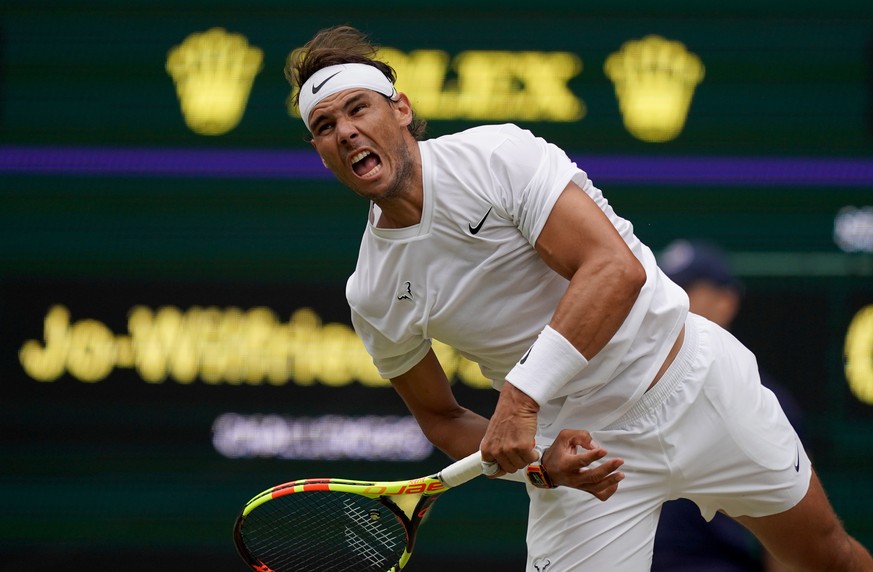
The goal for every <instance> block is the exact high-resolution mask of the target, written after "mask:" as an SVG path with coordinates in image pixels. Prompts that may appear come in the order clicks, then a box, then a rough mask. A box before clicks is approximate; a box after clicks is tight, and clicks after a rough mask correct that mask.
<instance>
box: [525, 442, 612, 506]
mask: <svg viewBox="0 0 873 572" xmlns="http://www.w3.org/2000/svg"><path fill="white" fill-rule="evenodd" d="M579 447H581V448H582V449H583V451H582V452H580V450H579ZM606 455H607V452H606V449H604V448H602V447H600V446H598V445H597V444H596V443H595V442H594V440H593V439H592V438H591V434H590V433H589V432H588V431H584V430H581V429H564V430H562V431H561V432H560V433H559V434H558V438H557V439H555V442H554V443H552V445H551V446H550V447H549V448H548V449H546V451H545V453H544V454H543V458H542V460H541V464H542V466H543V468H544V469H545V470H546V472H547V473H548V474H549V478H551V480H552V482H553V483H555V484H556V485H561V486H567V487H573V488H575V489H579V490H580V491H586V492H588V493H591V494H592V495H594V496H595V497H596V498H598V499H600V500H602V501H605V500H606V499H608V498H609V497H611V496H612V495H613V494H614V493H615V491H617V490H618V483H619V482H621V480H622V479H624V473H620V472H618V468H619V467H621V466H622V465H623V464H624V460H622V459H609V460H608V461H604V462H602V463H597V462H598V461H600V460H601V459H603V458H604V457H606ZM592 463H597V465H596V466H595V467H591V466H590V465H591V464H592Z"/></svg>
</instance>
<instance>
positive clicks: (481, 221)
mask: <svg viewBox="0 0 873 572" xmlns="http://www.w3.org/2000/svg"><path fill="white" fill-rule="evenodd" d="M493 208H494V207H488V210H487V211H486V212H485V215H484V216H483V217H482V218H480V219H479V222H477V223H476V224H475V225H474V224H473V223H472V222H471V223H469V224H468V225H467V227H468V228H469V229H470V234H472V235H474V236H475V235H477V234H479V231H480V230H482V225H483V224H485V219H487V218H488V215H490V214H491V210H492V209H493Z"/></svg>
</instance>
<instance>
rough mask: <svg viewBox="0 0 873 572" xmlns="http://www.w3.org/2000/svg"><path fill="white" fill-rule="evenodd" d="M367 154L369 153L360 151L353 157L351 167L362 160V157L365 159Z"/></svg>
mask: <svg viewBox="0 0 873 572" xmlns="http://www.w3.org/2000/svg"><path fill="white" fill-rule="evenodd" d="M369 154H370V152H369V151H361V152H360V153H358V154H357V155H355V156H353V157H352V165H354V164H355V163H357V162H358V161H360V160H361V159H363V158H364V157H366V156H367V155H369Z"/></svg>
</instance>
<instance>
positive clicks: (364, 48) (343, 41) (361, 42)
mask: <svg viewBox="0 0 873 572" xmlns="http://www.w3.org/2000/svg"><path fill="white" fill-rule="evenodd" d="M378 50H379V46H377V45H375V44H373V43H372V42H371V41H370V39H369V38H368V37H367V36H366V35H365V34H364V33H362V32H361V31H360V30H358V29H356V28H353V27H351V26H334V27H332V28H325V29H323V30H320V31H319V32H318V33H317V34H316V35H315V36H313V38H312V39H311V40H309V42H307V43H306V45H305V46H303V47H302V48H298V49H296V50H294V51H293V52H291V55H290V57H289V58H288V62H287V63H286V64H285V78H286V79H287V80H288V82H289V83H290V84H291V85H292V86H293V87H296V88H297V89H296V90H294V95H293V101H292V103H293V104H294V106H295V107H297V108H298V109H299V103H300V101H299V99H300V88H301V87H302V86H303V84H304V83H306V80H307V79H309V78H310V77H311V76H312V75H313V74H314V73H315V72H317V71H318V70H320V69H321V68H325V67H328V66H332V65H337V64H353V63H354V64H366V65H370V66H373V67H375V68H376V69H378V70H379V71H381V72H382V73H383V74H385V77H387V78H388V81H390V82H391V83H392V84H393V83H394V82H395V81H396V80H397V73H396V72H395V71H394V68H392V67H391V66H389V65H388V64H386V63H385V62H382V61H379V60H377V59H376V53H377V52H378ZM426 128H427V122H426V121H425V120H423V119H419V118H418V117H415V116H414V115H413V118H412V123H410V124H409V132H410V133H412V136H413V137H415V138H416V139H421V138H422V137H423V136H424V132H425V129H426Z"/></svg>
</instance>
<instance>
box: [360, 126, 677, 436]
mask: <svg viewBox="0 0 873 572" xmlns="http://www.w3.org/2000/svg"><path fill="white" fill-rule="evenodd" d="M419 146H420V149H421V157H422V176H423V185H424V205H423V210H422V215H421V221H420V223H419V224H417V225H415V226H412V227H407V228H401V229H383V228H377V227H376V226H375V223H376V221H377V220H378V214H379V213H378V208H377V207H376V206H375V205H372V208H371V211H370V219H369V222H368V225H367V228H366V230H365V232H364V236H363V239H362V242H361V248H360V252H359V256H358V263H357V267H356V269H355V272H354V273H353V274H352V276H351V277H350V278H349V280H348V283H347V285H346V296H347V298H348V301H349V305H350V307H351V310H352V323H353V324H354V327H355V330H356V331H357V333H358V335H360V337H361V339H362V340H363V342H364V345H365V346H366V348H367V350H368V351H369V353H370V355H372V356H373V361H374V363H375V365H376V367H377V368H378V369H379V372H380V373H381V374H382V375H383V376H384V377H385V378H392V377H395V376H397V375H400V374H402V373H405V372H406V371H408V370H409V369H410V368H412V367H413V366H414V365H415V364H417V363H418V362H419V361H420V360H421V359H422V358H423V357H424V356H425V354H426V353H427V351H428V350H429V348H430V346H431V339H437V340H440V341H442V342H445V343H446V344H449V345H451V346H452V347H454V348H455V349H457V350H458V351H459V352H460V353H461V354H462V355H464V356H465V357H467V358H469V359H471V360H473V361H475V362H476V363H478V364H479V366H480V368H481V370H482V373H483V374H484V375H485V376H486V377H488V378H489V379H491V380H492V384H493V385H494V387H495V388H497V389H499V388H500V387H501V386H502V384H503V382H504V376H505V375H506V373H507V372H509V370H510V369H512V367H513V366H514V365H515V363H516V362H517V361H518V359H519V358H520V357H521V356H522V355H523V354H524V352H525V351H526V350H527V349H528V348H529V347H530V345H531V344H532V343H533V342H534V340H536V337H537V335H538V334H539V332H540V331H541V330H542V329H543V328H544V327H545V326H546V324H548V323H549V321H550V320H551V318H552V314H553V313H554V311H555V308H556V307H557V304H558V301H559V300H560V298H561V296H562V295H563V294H564V292H565V291H566V288H567V285H568V282H567V280H565V279H564V278H563V277H561V276H560V275H558V274H557V273H555V272H554V271H553V270H551V269H550V268H549V267H548V266H547V265H546V264H545V263H544V262H543V260H542V259H541V258H540V257H539V255H538V254H537V252H536V251H535V250H534V247H533V245H534V244H535V242H536V240H537V237H538V236H539V233H540V231H541V230H542V228H543V225H544V224H545V222H546V219H547V218H548V216H549V213H550V212H551V209H552V207H553V206H554V204H555V201H556V200H557V199H558V196H559V195H560V194H561V192H562V191H563V190H564V188H565V187H566V186H567V184H568V183H569V182H570V181H571V180H572V181H574V182H575V183H576V184H577V185H579V187H581V188H582V189H583V190H584V191H585V192H586V193H587V194H588V195H589V196H590V197H591V198H592V199H594V200H595V201H596V203H597V204H598V205H599V206H600V208H601V209H603V211H604V212H605V213H606V215H607V216H608V217H609V219H610V220H611V221H612V223H613V224H614V225H615V227H616V229H618V231H619V233H620V234H621V236H622V237H624V240H625V241H626V242H627V244H628V246H629V247H630V249H631V250H632V251H633V253H634V254H635V255H636V256H637V258H638V259H639V260H640V261H641V262H642V264H643V266H644V267H645V270H646V273H647V280H646V283H645V285H644V287H643V289H642V291H641V292H640V294H639V297H638V299H637V300H636V303H635V304H634V306H633V309H632V310H631V312H630V314H629V316H628V317H627V319H626V320H625V322H624V324H623V325H622V326H621V328H620V329H619V331H618V332H617V333H616V334H615V336H614V337H613V339H612V340H611V341H610V342H609V344H608V345H607V346H606V347H605V348H604V349H603V350H601V351H600V352H599V353H598V354H597V355H596V356H594V357H593V358H591V357H590V356H586V357H589V358H590V361H589V365H588V367H586V368H585V369H584V370H583V371H582V372H581V374H580V375H579V377H578V378H576V379H574V380H571V381H570V382H569V383H567V384H566V385H565V386H564V387H562V388H560V389H558V390H557V392H555V393H554V394H553V395H552V396H551V397H550V399H549V400H548V401H547V402H543V403H541V404H540V405H541V409H540V415H539V418H540V433H541V435H543V436H545V437H551V438H554V436H555V435H557V433H558V431H559V430H560V429H562V428H564V427H574V428H584V429H589V430H595V429H598V428H601V427H603V426H606V425H608V424H609V423H610V422H611V421H613V420H615V419H617V418H618V417H620V416H621V415H622V414H623V413H624V412H625V411H626V410H627V409H628V408H629V407H630V406H631V405H632V404H633V403H634V402H635V401H636V399H637V398H638V397H639V396H640V395H642V393H643V392H644V391H645V389H646V387H647V386H648V385H649V383H650V382H651V381H652V379H653V378H654V376H655V374H656V373H657V370H658V368H659V367H660V365H661V364H662V363H663V361H664V359H665V358H666V356H667V353H668V352H669V350H670V348H671V346H672V344H673V341H674V340H675V338H676V336H677V335H678V333H679V331H680V330H681V328H682V325H683V324H684V322H685V316H686V314H687V311H688V297H687V295H686V294H685V292H684V291H683V290H682V289H681V288H679V287H678V286H677V285H675V284H674V283H673V282H671V281H670V280H669V279H667V278H666V276H664V275H663V274H662V273H661V271H660V270H659V269H658V267H657V265H656V262H655V257H654V255H653V254H652V252H651V251H650V250H649V248H648V247H646V246H645V245H644V244H642V243H641V242H640V241H639V240H638V239H637V237H636V236H635V235H634V234H633V227H632V225H631V224H630V223H629V222H628V221H627V220H625V219H623V218H621V217H619V216H618V215H616V214H615V212H614V211H613V209H612V207H611V206H610V205H609V204H608V202H607V201H606V199H605V198H604V197H603V195H602V193H601V192H600V190H598V189H597V188H596V187H595V186H594V185H593V184H592V183H591V181H590V179H589V178H588V176H587V175H586V174H585V172H584V171H582V170H580V169H579V168H578V167H576V165H575V164H574V163H573V162H571V161H570V159H569V158H568V157H567V155H566V154H565V153H564V152H563V151H562V150H561V149H559V148H558V147H556V146H554V145H552V144H550V143H547V142H546V141H545V140H543V139H541V138H537V137H534V136H533V135H532V134H531V133H530V132H529V131H526V130H522V129H520V128H519V127H517V126H515V125H511V124H506V125H495V126H484V127H477V128H474V129H470V130H468V131H464V132H460V133H456V134H452V135H447V136H443V137H439V138H436V139H432V140H428V141H422V142H420V143H419ZM522 389H523V388H522Z"/></svg>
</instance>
